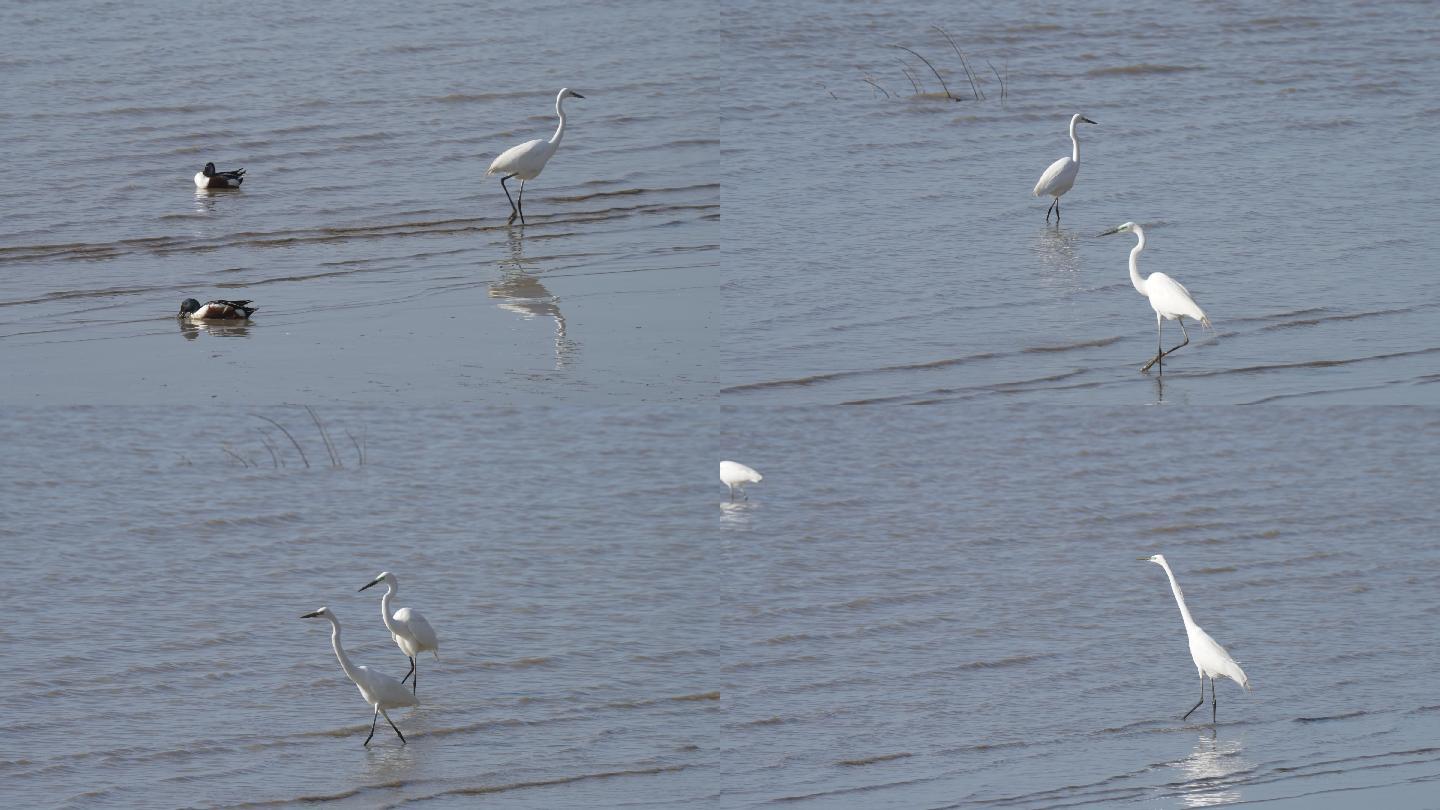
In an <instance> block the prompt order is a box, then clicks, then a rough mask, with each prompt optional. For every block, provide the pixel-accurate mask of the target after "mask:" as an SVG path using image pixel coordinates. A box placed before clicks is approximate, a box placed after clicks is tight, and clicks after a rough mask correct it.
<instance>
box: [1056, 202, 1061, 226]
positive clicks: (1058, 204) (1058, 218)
mask: <svg viewBox="0 0 1440 810" xmlns="http://www.w3.org/2000/svg"><path fill="white" fill-rule="evenodd" d="M1055 224H1056V225H1059V224H1060V198H1059V197H1056V198H1055Z"/></svg>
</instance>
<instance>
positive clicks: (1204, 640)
mask: <svg viewBox="0 0 1440 810" xmlns="http://www.w3.org/2000/svg"><path fill="white" fill-rule="evenodd" d="M1139 559H1140V560H1141V561H1142V562H1153V563H1155V564H1156V565H1158V566H1160V567H1161V568H1164V569H1165V576H1167V577H1169V578H1170V590H1172V591H1174V592H1175V603H1176V604H1177V605H1179V606H1180V618H1181V619H1182V620H1184V622H1185V635H1186V636H1188V637H1189V640H1190V658H1191V659H1193V660H1194V661H1195V669H1197V670H1199V672H1200V702H1199V703H1196V704H1195V705H1194V706H1191V707H1190V711H1188V712H1186V713H1185V716H1184V717H1181V718H1180V719H1181V720H1184V719H1186V718H1188V717H1189V716H1190V715H1192V714H1194V713H1195V710H1196V709H1198V708H1200V706H1201V705H1202V704H1204V703H1205V679H1206V678H1207V677H1208V678H1209V679H1210V722H1212V723H1213V722H1215V717H1216V714H1217V712H1218V709H1217V708H1216V704H1215V679H1216V678H1229V679H1230V680H1232V681H1234V682H1236V683H1238V684H1240V685H1241V686H1243V687H1245V691H1247V692H1248V691H1250V679H1249V678H1247V677H1245V670H1243V669H1241V668H1240V665H1239V664H1237V663H1235V659H1234V658H1231V657H1230V653H1228V652H1226V651H1225V648H1224V647H1221V646H1220V643H1219V642H1217V641H1216V640H1215V639H1213V638H1211V637H1210V634H1209V633H1207V632H1205V631H1204V630H1201V629H1200V625H1198V624H1196V623H1195V620H1194V619H1192V618H1190V609H1189V608H1187V607H1186V606H1185V594H1183V593H1181V591H1180V583H1179V582H1176V581H1175V572H1174V571H1171V570H1170V564H1169V563H1167V562H1165V555H1164V554H1155V555H1153V556H1150V557H1140V558H1139Z"/></svg>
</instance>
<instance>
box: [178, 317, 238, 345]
mask: <svg viewBox="0 0 1440 810" xmlns="http://www.w3.org/2000/svg"><path fill="white" fill-rule="evenodd" d="M176 322H177V323H179V324H180V336H181V337H183V338H185V339H186V340H194V339H195V338H198V337H200V333H201V332H204V333H205V334H207V335H211V336H212V337H247V336H249V334H250V324H248V323H245V322H243V321H242V322H240V323H224V322H221V321H199V322H197V321H188V320H184V319H179V320H177V321H176Z"/></svg>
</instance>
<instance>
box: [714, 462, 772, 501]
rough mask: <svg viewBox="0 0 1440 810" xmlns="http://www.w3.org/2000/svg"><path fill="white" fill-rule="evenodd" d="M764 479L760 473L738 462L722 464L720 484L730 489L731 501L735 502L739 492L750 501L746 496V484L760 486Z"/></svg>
mask: <svg viewBox="0 0 1440 810" xmlns="http://www.w3.org/2000/svg"><path fill="white" fill-rule="evenodd" d="M762 478H764V476H762V475H761V474H760V473H758V472H755V471H754V470H752V469H750V468H749V467H746V466H745V465H744V464H741V463H740V462H738V461H722V462H720V482H721V483H723V484H724V485H725V486H727V487H729V488H730V500H732V501H733V500H735V493H736V492H739V493H740V497H742V498H745V499H746V500H749V498H748V497H747V496H746V495H745V485H746V484H758V483H760V479H762Z"/></svg>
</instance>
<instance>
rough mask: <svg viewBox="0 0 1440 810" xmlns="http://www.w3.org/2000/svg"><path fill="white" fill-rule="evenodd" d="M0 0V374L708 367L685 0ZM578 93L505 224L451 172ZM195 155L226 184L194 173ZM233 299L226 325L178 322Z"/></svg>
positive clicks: (459, 387) (499, 372)
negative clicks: (217, 0)
mask: <svg viewBox="0 0 1440 810" xmlns="http://www.w3.org/2000/svg"><path fill="white" fill-rule="evenodd" d="M491 6H492V7H489V8H483V7H479V6H475V5H470V4H452V3H440V4H410V5H406V6H404V7H400V6H395V5H393V4H385V3H369V2H366V3H351V4H343V5H341V6H331V7H323V8H322V7H314V8H312V7H310V6H295V5H294V4H287V3H272V2H260V3H250V4H246V5H245V6H243V7H231V6H226V5H216V4H195V3H183V2H174V3H168V2H167V3H149V4H145V5H144V6H141V7H133V6H131V5H128V4H121V3H111V4H99V5H97V4H90V3H12V4H7V5H5V6H4V7H3V8H0V29H3V30H5V31H6V32H7V33H8V34H10V36H8V37H7V39H6V42H7V47H6V50H5V53H4V55H3V56H0V72H3V75H4V77H5V79H4V81H3V82H0V122H3V126H0V169H3V175H4V177H5V179H6V180H5V184H4V187H3V188H0V213H3V217H0V347H3V358H4V359H3V360H0V373H4V374H5V375H6V376H7V377H9V376H13V375H17V374H20V375H23V378H24V380H25V384H24V385H23V386H9V385H7V386H5V387H4V394H3V397H4V398H5V400H7V401H11V402H36V401H40V402H65V401H72V400H74V399H75V398H83V399H85V400H86V401H104V402H123V403H134V402H139V403H144V402H154V401H161V400H163V401H169V402H175V401H208V400H209V399H210V398H211V397H212V396H216V395H217V394H219V395H229V394H233V393H237V390H236V389H239V390H240V391H241V392H243V393H245V394H246V395H248V396H251V397H258V398H260V399H263V400H266V401H276V400H281V399H294V398H304V399H307V400H310V401H317V400H329V401H355V400H367V401H368V400H379V401H385V400H391V399H396V398H405V399H408V400H409V401H415V400H423V401H457V400H484V401H494V400H495V399H497V398H508V399H533V398H537V397H545V398H548V399H550V400H552V401H575V400H578V401H582V402H591V401H603V400H613V399H615V398H617V397H623V398H624V399H625V400H627V401H634V400H636V399H647V400H656V399H659V400H676V399H692V398H695V397H698V396H701V395H703V394H705V393H708V392H710V391H713V390H714V385H713V377H710V376H707V374H708V372H706V371H705V370H704V368H703V366H702V364H701V358H702V357H704V356H706V355H708V354H709V352H708V340H709V338H708V337H707V335H706V332H705V329H706V326H707V323H706V317H707V314H708V313H709V312H710V310H712V309H713V306H714V298H715V293H716V289H717V282H716V281H715V280H714V279H715V278H716V270H717V266H718V259H717V257H718V256H719V250H718V247H719V233H718V228H719V224H718V220H719V186H718V183H717V174H718V167H717V159H718V149H717V144H718V141H717V124H716V117H715V113H714V108H713V101H712V100H707V97H708V98H709V99H713V97H714V92H715V89H716V85H715V82H716V78H715V77H716V73H717V71H716V69H715V65H714V58H715V51H714V48H713V47H707V46H704V39H703V38H701V37H699V36H698V35H697V33H696V32H697V30H698V28H699V25H700V21H701V18H700V15H699V9H698V8H697V7H696V6H695V5H694V4H690V3H666V4H656V3H621V4H607V5H606V6H605V7H603V8H600V7H587V6H579V7H577V6H574V5H573V4H569V3H549V4H546V3H539V4H536V3H526V4H524V5H523V6H514V5H506V4H491ZM567 85H568V86H571V87H574V88H575V89H577V90H579V91H580V92H582V93H584V94H585V96H586V98H585V99H584V100H572V101H570V102H569V103H567V105H566V110H567V113H568V118H569V123H568V127H567V130H566V135H565V138H564V140H563V142H562V145H561V148H560V150H559V151H558V153H557V154H556V156H555V158H554V159H553V160H552V161H551V163H550V165H549V166H548V167H547V168H546V170H545V173H544V174H542V175H541V176H540V178H538V179H537V180H535V181H533V182H532V183H530V184H529V186H530V187H529V189H528V193H527V194H526V199H525V202H526V206H525V207H526V213H527V218H528V220H529V225H528V226H527V227H525V228H520V227H514V228H508V227H506V225H505V219H506V217H507V216H508V215H509V213H510V207H509V204H508V203H507V202H506V200H505V195H504V193H503V192H502V191H501V189H500V188H499V184H498V182H497V181H496V179H495V178H485V177H483V173H484V171H485V168H486V167H487V166H488V165H489V162H490V160H491V159H492V158H493V157H494V156H495V155H496V154H498V153H499V152H500V151H501V150H503V149H505V148H508V147H510V146H512V145H515V144H517V143H520V142H522V141H525V140H529V139H531V138H538V137H549V136H550V135H551V133H552V132H553V131H554V128H555V121H556V119H555V115H554V99H555V94H556V92H557V91H558V90H559V88H560V87H562V86H567ZM206 161H214V162H215V163H217V164H219V166H220V168H222V169H223V168H234V167H236V166H241V165H243V166H244V167H245V168H246V169H247V170H248V172H249V174H248V176H247V178H246V181H245V184H244V185H243V187H242V189H241V190H239V191H234V192H219V193H215V192H199V193H197V192H196V189H195V187H194V185H193V183H192V181H191V177H192V175H193V174H194V173H195V172H196V171H198V170H199V169H200V167H201V166H203V165H204V163H205V162H206ZM186 297H196V298H199V299H200V300H202V301H203V300H206V299H207V298H232V299H233V298H250V299H254V300H255V301H256V302H257V303H258V304H259V306H260V312H259V314H258V315H257V317H256V318H255V320H254V322H253V324H252V325H250V326H249V327H248V328H239V329H236V328H230V329H201V328H188V327H182V326H179V325H178V324H177V322H176V320H175V319H174V317H173V315H174V313H175V312H176V311H177V310H178V308H179V304H180V301H181V300H182V299H183V298H186Z"/></svg>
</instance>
